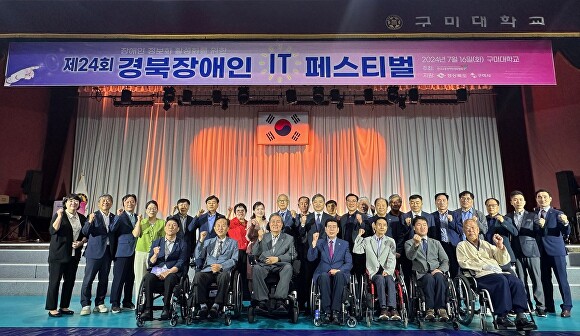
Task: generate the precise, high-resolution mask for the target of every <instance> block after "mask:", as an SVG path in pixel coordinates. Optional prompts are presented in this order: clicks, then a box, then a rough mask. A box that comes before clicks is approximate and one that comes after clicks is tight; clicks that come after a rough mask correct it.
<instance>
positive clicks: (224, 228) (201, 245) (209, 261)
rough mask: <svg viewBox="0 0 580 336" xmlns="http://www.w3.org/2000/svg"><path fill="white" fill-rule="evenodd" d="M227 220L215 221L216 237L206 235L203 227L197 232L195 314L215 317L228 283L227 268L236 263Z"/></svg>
mask: <svg viewBox="0 0 580 336" xmlns="http://www.w3.org/2000/svg"><path fill="white" fill-rule="evenodd" d="M229 228H230V221H229V220H227V219H226V218H225V217H221V218H218V219H217V220H216V221H215V225H214V227H213V230H214V231H215V233H216V234H217V236H216V237H213V238H209V239H207V240H206V237H207V236H208V232H207V231H202V232H200V234H199V236H200V237H199V242H198V244H197V246H196V248H195V263H196V266H197V267H198V271H197V272H196V273H195V278H194V283H195V284H196V285H197V293H196V294H197V300H196V301H197V302H195V304H198V305H199V314H198V316H199V318H206V317H208V314H209V317H210V318H212V319H215V318H217V317H218V313H219V311H220V309H221V308H222V306H223V304H224V302H225V300H226V295H227V294H228V290H229V286H230V277H231V270H232V269H233V268H234V267H235V266H236V265H237V263H238V242H237V241H236V240H235V239H232V238H230V237H228V236H227V233H228V230H229ZM212 283H217V295H216V297H215V300H214V301H213V305H212V306H211V308H209V312H208V303H209V301H208V299H209V291H210V285H211V284H212Z"/></svg>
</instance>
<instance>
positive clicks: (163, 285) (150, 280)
mask: <svg viewBox="0 0 580 336" xmlns="http://www.w3.org/2000/svg"><path fill="white" fill-rule="evenodd" d="M178 284H179V275H177V273H171V274H169V275H168V276H167V277H166V278H165V279H164V280H161V279H159V277H157V275H155V274H153V273H147V274H145V276H144V277H143V287H145V308H146V309H149V310H151V308H152V307H153V294H154V293H162V294H163V308H164V309H169V305H170V304H171V294H172V293H173V289H174V288H175V286H177V285H178Z"/></svg>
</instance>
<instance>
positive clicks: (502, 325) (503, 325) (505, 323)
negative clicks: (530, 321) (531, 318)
mask: <svg viewBox="0 0 580 336" xmlns="http://www.w3.org/2000/svg"><path fill="white" fill-rule="evenodd" d="M495 323H496V324H497V327H498V329H507V328H513V327H515V326H516V325H515V324H514V323H513V322H512V321H511V320H510V319H508V318H507V316H502V317H499V316H498V317H497V318H496V319H495Z"/></svg>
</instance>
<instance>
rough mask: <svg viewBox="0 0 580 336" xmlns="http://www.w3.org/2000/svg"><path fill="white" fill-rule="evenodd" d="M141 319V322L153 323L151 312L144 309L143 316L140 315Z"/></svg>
mask: <svg viewBox="0 0 580 336" xmlns="http://www.w3.org/2000/svg"><path fill="white" fill-rule="evenodd" d="M141 319H142V320H143V321H153V312H152V311H151V310H149V309H145V310H144V311H143V314H141Z"/></svg>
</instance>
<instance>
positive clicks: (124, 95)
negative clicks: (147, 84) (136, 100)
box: [121, 89, 132, 105]
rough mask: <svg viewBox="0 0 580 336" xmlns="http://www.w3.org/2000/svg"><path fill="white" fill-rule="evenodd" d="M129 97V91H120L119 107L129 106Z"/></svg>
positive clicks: (130, 101)
mask: <svg viewBox="0 0 580 336" xmlns="http://www.w3.org/2000/svg"><path fill="white" fill-rule="evenodd" d="M131 95H132V93H131V90H129V89H124V90H123V91H121V105H131V103H132V100H131Z"/></svg>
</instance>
